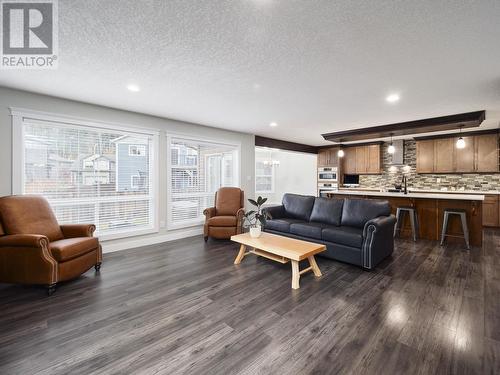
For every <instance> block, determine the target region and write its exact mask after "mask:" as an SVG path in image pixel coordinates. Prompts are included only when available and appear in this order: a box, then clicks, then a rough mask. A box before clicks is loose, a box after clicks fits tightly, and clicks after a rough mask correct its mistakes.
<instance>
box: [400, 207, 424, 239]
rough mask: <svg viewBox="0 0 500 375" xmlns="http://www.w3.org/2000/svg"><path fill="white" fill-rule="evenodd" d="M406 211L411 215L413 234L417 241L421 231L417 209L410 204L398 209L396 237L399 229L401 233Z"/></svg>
mask: <svg viewBox="0 0 500 375" xmlns="http://www.w3.org/2000/svg"><path fill="white" fill-rule="evenodd" d="M405 212H408V215H409V216H410V224H411V234H412V235H413V241H417V233H418V232H419V224H418V216H417V210H416V209H415V208H413V207H410V206H402V207H398V208H397V209H396V220H397V221H396V225H395V227H394V237H396V233H397V232H398V231H399V234H401V222H402V219H403V215H404V213H405Z"/></svg>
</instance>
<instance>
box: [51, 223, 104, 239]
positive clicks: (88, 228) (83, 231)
mask: <svg viewBox="0 0 500 375" xmlns="http://www.w3.org/2000/svg"><path fill="white" fill-rule="evenodd" d="M60 227H61V231H62V233H63V236H64V238H76V237H92V236H93V235H94V231H95V225H94V224H69V225H61V226H60Z"/></svg>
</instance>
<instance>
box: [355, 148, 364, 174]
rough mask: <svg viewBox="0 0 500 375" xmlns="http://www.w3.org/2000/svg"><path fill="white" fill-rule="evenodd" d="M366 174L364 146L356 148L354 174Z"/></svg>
mask: <svg viewBox="0 0 500 375" xmlns="http://www.w3.org/2000/svg"><path fill="white" fill-rule="evenodd" d="M365 173H366V148H365V147H364V146H358V147H356V174H365Z"/></svg>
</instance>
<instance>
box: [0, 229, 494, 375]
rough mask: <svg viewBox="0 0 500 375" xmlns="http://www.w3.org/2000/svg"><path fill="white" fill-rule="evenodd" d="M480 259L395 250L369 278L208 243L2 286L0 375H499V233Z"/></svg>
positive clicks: (403, 245) (405, 244) (131, 253)
mask: <svg viewBox="0 0 500 375" xmlns="http://www.w3.org/2000/svg"><path fill="white" fill-rule="evenodd" d="M484 236H485V239H484V244H483V247H482V248H473V249H472V250H471V251H470V252H469V251H465V250H463V249H461V248H460V247H457V245H449V246H446V247H443V248H440V247H439V245H438V244H437V243H435V242H428V241H419V242H417V243H416V244H414V243H413V242H411V241H408V240H397V249H396V251H395V253H394V255H393V257H392V258H391V259H389V260H387V261H385V262H384V263H383V264H382V265H381V266H380V267H379V268H378V269H377V270H375V271H373V272H366V271H362V270H361V269H359V268H356V267H353V266H349V265H346V264H342V263H338V262H334V261H330V260H327V259H322V258H319V257H318V264H319V266H320V268H321V270H322V272H323V276H322V277H321V278H319V279H315V278H314V276H313V275H312V274H311V273H309V274H306V275H304V276H303V277H302V278H301V288H300V289H298V290H292V289H291V288H290V282H291V271H290V265H289V264H287V265H281V264H279V263H275V262H272V261H269V260H266V259H262V258H257V257H254V256H248V257H246V258H245V259H244V260H243V262H242V264H241V265H239V266H235V265H233V260H234V258H235V256H236V253H237V249H238V246H237V245H235V244H231V243H229V242H222V241H212V240H210V241H209V242H208V244H205V243H204V241H203V239H202V238H201V237H199V238H198V237H197V238H189V239H184V240H179V241H175V242H170V243H166V244H161V245H156V246H150V247H144V248H139V249H133V250H127V251H122V252H117V253H112V254H105V257H104V263H103V267H102V271H101V273H100V275H95V274H94V272H93V271H89V272H88V273H87V274H85V275H84V276H83V277H81V278H80V279H78V280H76V281H74V282H70V283H66V284H64V285H62V286H60V287H59V288H58V290H57V292H56V294H54V295H53V296H52V297H50V298H49V297H46V296H45V291H44V290H43V289H41V288H33V287H22V286H12V285H5V284H1V285H0V374H2V375H6V374H22V375H28V374H92V373H98V374H236V373H242V374H310V373H314V374H495V373H497V374H498V373H500V232H495V231H493V230H487V231H485V232H484Z"/></svg>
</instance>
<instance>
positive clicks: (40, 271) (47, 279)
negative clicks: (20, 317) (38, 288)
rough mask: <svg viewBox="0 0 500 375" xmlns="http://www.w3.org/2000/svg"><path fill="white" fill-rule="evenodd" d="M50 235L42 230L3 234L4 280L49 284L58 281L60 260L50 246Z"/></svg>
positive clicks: (1, 261)
mask: <svg viewBox="0 0 500 375" xmlns="http://www.w3.org/2000/svg"><path fill="white" fill-rule="evenodd" d="M49 244H50V242H49V239H48V238H47V237H46V236H42V235H38V234H13V235H6V236H1V237H0V264H4V265H7V266H6V267H0V282H7V283H21V284H46V285H51V284H54V283H57V282H58V263H57V261H56V260H55V258H54V257H53V256H52V254H51V252H50V249H49Z"/></svg>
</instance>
